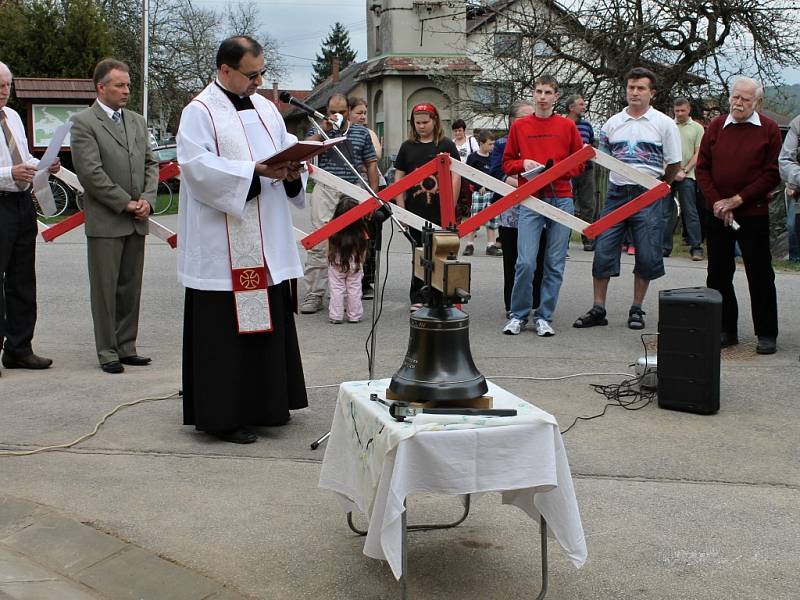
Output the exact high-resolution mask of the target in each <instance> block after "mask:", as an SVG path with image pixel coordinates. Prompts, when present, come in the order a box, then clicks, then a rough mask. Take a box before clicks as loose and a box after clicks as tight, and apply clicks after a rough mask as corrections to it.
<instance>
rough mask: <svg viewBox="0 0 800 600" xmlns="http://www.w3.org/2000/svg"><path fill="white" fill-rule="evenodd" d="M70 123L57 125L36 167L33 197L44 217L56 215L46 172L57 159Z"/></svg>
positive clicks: (48, 176)
mask: <svg viewBox="0 0 800 600" xmlns="http://www.w3.org/2000/svg"><path fill="white" fill-rule="evenodd" d="M70 127H72V121H67V122H66V123H63V124H61V125H59V126H58V127H57V128H56V131H55V133H54V134H53V139H51V140H50V143H49V144H48V146H47V150H46V151H45V153H44V156H42V158H41V159H40V160H39V165H38V166H37V167H36V168H37V171H36V175H34V176H33V195H34V196H36V201H37V202H38V203H39V207H40V208H41V209H42V213H44V215H45V216H48V217H49V216H50V215H54V214H55V213H56V201H55V200H54V199H53V193H52V192H51V191H50V184H49V183H48V181H49V179H50V173H49V172H48V171H47V170H48V169H49V168H50V167H51V166H52V165H53V163H54V162H55V161H56V158H58V153H59V151H60V150H61V144H62V143H63V142H64V138H65V137H67V133H69V130H70Z"/></svg>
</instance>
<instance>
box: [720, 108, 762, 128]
mask: <svg viewBox="0 0 800 600" xmlns="http://www.w3.org/2000/svg"><path fill="white" fill-rule="evenodd" d="M734 123H752V124H753V125H755V126H757V127H761V117H759V116H758V113H757V112H756V111H753V114H752V115H750V116H749V117H747V119H745V120H744V121H736V120H734V118H733V116H732V115H731V114H730V113H728V116H727V117H725V122H724V123H723V124H722V128H723V129H725V128H726V127H727V126H728V125H733V124H734Z"/></svg>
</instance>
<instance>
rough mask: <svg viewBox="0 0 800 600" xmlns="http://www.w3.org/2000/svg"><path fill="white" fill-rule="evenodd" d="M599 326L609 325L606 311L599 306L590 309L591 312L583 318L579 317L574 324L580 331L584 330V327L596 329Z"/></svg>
mask: <svg viewBox="0 0 800 600" xmlns="http://www.w3.org/2000/svg"><path fill="white" fill-rule="evenodd" d="M597 325H608V319H606V311H605V309H603V308H600V307H599V306H593V307H592V308H590V309H589V312H587V313H586V314H585V315H583V316H582V317H578V318H577V319H576V321H575V322H574V323H573V324H572V326H573V327H577V328H578V329H582V328H584V327H596V326H597Z"/></svg>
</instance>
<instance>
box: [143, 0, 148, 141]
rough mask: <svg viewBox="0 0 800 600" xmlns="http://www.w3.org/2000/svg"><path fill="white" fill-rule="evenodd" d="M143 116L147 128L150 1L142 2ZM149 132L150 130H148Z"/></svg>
mask: <svg viewBox="0 0 800 600" xmlns="http://www.w3.org/2000/svg"><path fill="white" fill-rule="evenodd" d="M142 50H143V52H142V116H143V117H144V123H145V128H147V78H148V76H149V75H148V66H149V63H150V0H142ZM148 131H149V129H148Z"/></svg>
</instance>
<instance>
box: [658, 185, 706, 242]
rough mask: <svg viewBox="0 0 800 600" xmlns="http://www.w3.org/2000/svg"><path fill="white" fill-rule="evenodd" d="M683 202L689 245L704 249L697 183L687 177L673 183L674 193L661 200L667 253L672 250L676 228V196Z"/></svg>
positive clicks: (682, 207) (682, 208)
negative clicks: (697, 201)
mask: <svg viewBox="0 0 800 600" xmlns="http://www.w3.org/2000/svg"><path fill="white" fill-rule="evenodd" d="M676 195H677V197H678V202H680V204H681V214H682V215H683V222H684V224H685V225H686V236H687V237H688V238H689V246H690V247H691V249H692V250H693V251H694V250H702V249H703V247H702V245H701V241H700V240H701V233H700V217H699V216H698V215H697V204H696V202H695V198H696V197H697V184H696V183H695V180H694V179H690V178H688V177H687V178H686V179H684V180H683V181H674V182H673V183H672V194H670V195H669V196H665V197H664V198H662V199H661V200H660V202H661V206H662V208H663V216H664V237H663V240H662V249H663V250H664V253H665V254H669V253H671V252H672V231H673V230H674V229H675V196H676Z"/></svg>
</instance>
